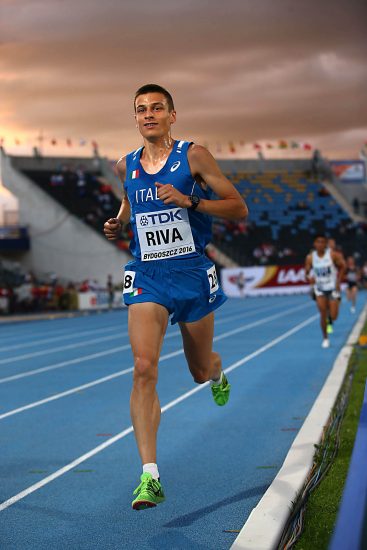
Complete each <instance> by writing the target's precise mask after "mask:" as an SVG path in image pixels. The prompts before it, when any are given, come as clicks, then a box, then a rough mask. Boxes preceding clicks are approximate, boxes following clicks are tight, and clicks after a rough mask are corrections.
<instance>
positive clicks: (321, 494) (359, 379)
mask: <svg viewBox="0 0 367 550" xmlns="http://www.w3.org/2000/svg"><path fill="white" fill-rule="evenodd" d="M362 333H363V334H367V323H366V324H365V327H364V330H363V331H362ZM353 368H354V369H355V374H354V377H353V382H352V387H351V393H350V398H349V403H348V406H347V410H346V413H345V416H344V419H343V421H342V425H341V431H340V447H339V450H338V453H337V456H336V458H335V460H334V462H333V464H332V466H331V468H330V470H329V471H328V473H327V474H326V476H325V478H324V479H323V480H322V481H321V483H320V485H319V486H318V487H317V488H316V489H315V491H314V492H312V493H311V495H310V497H309V499H308V502H307V508H306V514H305V519H304V531H303V533H302V535H301V537H300V539H299V541H298V542H297V544H296V545H295V546H294V548H295V549H296V550H324V549H325V550H327V548H328V545H329V542H330V538H331V535H332V533H333V529H334V525H335V522H336V518H337V513H338V509H339V504H340V500H341V496H342V493H343V489H344V484H345V480H346V477H347V473H348V467H349V462H350V458H351V454H352V451H353V446H354V440H355V436H356V431H357V426H358V422H359V417H360V413H361V406H362V402H363V396H364V390H365V384H366V378H367V349H365V348H358V347H357V348H356V349H355V350H354V351H353V354H352V356H351V358H350V361H349V366H348V372H352V370H353Z"/></svg>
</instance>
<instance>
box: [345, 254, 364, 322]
mask: <svg viewBox="0 0 367 550" xmlns="http://www.w3.org/2000/svg"><path fill="white" fill-rule="evenodd" d="M345 279H346V281H347V300H348V301H349V302H350V303H351V307H350V312H351V313H355V312H356V302H357V293H358V283H359V281H360V280H361V272H360V269H359V268H358V266H357V265H356V262H355V259H354V257H353V256H348V258H347V268H346V272H345Z"/></svg>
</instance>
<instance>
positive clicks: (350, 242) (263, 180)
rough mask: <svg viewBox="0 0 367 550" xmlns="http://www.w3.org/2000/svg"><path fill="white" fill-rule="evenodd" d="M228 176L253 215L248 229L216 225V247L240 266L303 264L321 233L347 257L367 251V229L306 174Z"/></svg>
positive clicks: (241, 225)
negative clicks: (333, 242)
mask: <svg viewBox="0 0 367 550" xmlns="http://www.w3.org/2000/svg"><path fill="white" fill-rule="evenodd" d="M226 175H227V177H228V178H229V179H230V180H231V181H232V182H233V183H234V185H235V186H236V187H237V189H238V191H239V192H240V193H241V195H242V196H243V197H244V199H245V200H246V203H247V205H248V208H249V212H250V214H249V217H248V220H247V221H246V223H243V222H241V221H240V222H237V223H236V222H226V221H223V220H218V219H217V220H215V221H214V244H215V245H216V246H217V247H218V248H219V249H220V250H222V251H223V252H224V253H225V254H227V255H228V256H230V257H231V258H233V259H234V261H236V262H237V263H238V264H239V265H243V266H246V265H255V264H258V263H260V264H270V263H272V262H275V263H277V264H287V263H288V264H289V263H292V262H294V263H298V262H302V261H303V260H304V257H305V255H306V254H307V253H308V251H309V250H310V248H311V246H312V241H313V238H314V235H315V234H316V233H317V232H319V231H322V232H325V233H326V234H327V235H329V236H330V237H333V238H335V239H336V240H337V242H338V244H339V245H340V246H342V248H343V250H344V251H345V253H346V254H348V255H350V254H353V253H354V252H355V250H357V249H360V250H367V238H366V227H367V226H366V225H364V224H361V223H355V222H354V221H353V220H352V219H351V218H350V216H349V215H348V214H347V213H346V212H345V211H344V210H343V209H342V208H341V207H340V205H339V204H338V203H337V202H336V201H335V199H334V198H333V197H332V196H331V195H330V194H329V192H328V191H327V189H326V188H325V187H324V186H323V185H322V183H320V182H319V181H317V180H315V179H313V178H312V177H311V176H310V175H309V174H307V173H306V172H305V171H304V170H303V171H297V170H296V171H288V170H283V171H269V172H268V171H267V172H260V173H259V172H257V173H245V172H241V171H238V172H236V171H231V172H227V173H226ZM357 241H358V242H357ZM360 259H361V260H362V259H364V258H360Z"/></svg>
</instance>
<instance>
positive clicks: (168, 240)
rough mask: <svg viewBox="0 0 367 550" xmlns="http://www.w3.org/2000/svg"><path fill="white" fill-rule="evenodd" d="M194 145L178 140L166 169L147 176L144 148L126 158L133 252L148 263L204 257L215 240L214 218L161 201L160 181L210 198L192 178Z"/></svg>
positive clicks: (126, 181) (209, 191)
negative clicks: (189, 155) (190, 157)
mask: <svg viewBox="0 0 367 550" xmlns="http://www.w3.org/2000/svg"><path fill="white" fill-rule="evenodd" d="M189 146H190V143H189V142H187V141H175V143H174V146H173V149H172V151H171V153H170V155H169V157H168V159H167V161H166V164H165V165H164V166H163V168H162V169H161V170H160V171H159V172H157V173H156V174H147V173H146V172H145V171H144V168H143V167H142V165H141V163H140V155H141V152H142V149H143V148H142V147H141V148H140V149H138V150H137V151H135V152H133V153H130V154H129V155H127V157H126V179H125V183H124V187H125V192H126V193H127V196H128V199H129V203H130V208H131V218H130V223H131V228H132V231H133V235H134V236H133V238H132V240H131V243H130V252H131V254H132V255H133V256H134V258H135V259H137V260H142V261H144V262H149V261H154V260H160V259H165V258H178V257H179V256H185V258H189V257H195V256H198V255H202V254H203V253H204V249H205V247H206V245H207V244H208V242H209V240H210V238H211V225H212V221H211V216H208V215H206V214H201V213H200V212H196V211H195V210H190V209H186V208H181V207H177V206H174V205H172V204H168V205H167V204H164V203H163V201H161V200H160V199H159V198H158V195H157V191H158V189H157V187H156V186H155V183H156V182H159V183H163V184H167V183H169V184H171V185H173V186H174V187H176V189H178V190H179V191H180V192H181V193H183V194H184V195H192V194H194V195H198V196H199V197H200V198H204V199H210V197H211V196H212V192H211V190H210V189H208V190H203V189H202V187H201V186H200V185H198V184H197V183H196V181H195V180H194V178H193V177H192V175H191V171H190V166H189V162H188V160H187V151H188V148H189Z"/></svg>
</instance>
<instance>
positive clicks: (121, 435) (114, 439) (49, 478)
mask: <svg viewBox="0 0 367 550" xmlns="http://www.w3.org/2000/svg"><path fill="white" fill-rule="evenodd" d="M318 316H319V315H318V314H316V315H313V316H312V317H309V318H308V319H306V320H305V321H302V323H299V324H298V325H296V326H295V327H293V328H292V329H290V330H288V331H286V332H284V333H283V334H282V335H281V336H278V338H275V339H274V340H271V341H270V342H268V343H267V344H265V345H264V346H262V347H261V348H259V349H258V350H256V351H255V352H253V353H251V354H250V355H246V356H245V357H243V359H241V360H240V361H236V363H233V364H232V365H230V366H229V367H227V368H226V369H225V370H224V372H230V371H232V370H234V369H236V368H238V367H239V366H241V365H243V364H244V363H247V362H248V361H250V360H251V359H253V358H254V357H256V356H257V355H260V354H261V353H264V352H265V351H267V350H268V349H270V348H272V347H274V346H275V345H277V344H278V343H279V342H282V341H283V340H285V339H286V338H289V336H292V334H295V333H296V332H298V331H300V330H301V329H302V328H304V327H305V326H307V325H309V324H310V323H312V322H313V321H314V320H315V319H317V318H318ZM208 384H209V382H205V384H201V385H200V386H196V387H195V388H193V389H192V390H190V391H188V392H186V393H184V394H182V395H180V396H179V397H177V398H176V399H173V400H172V401H170V402H169V403H167V405H164V407H162V413H164V412H166V411H168V410H169V409H171V408H172V407H175V406H176V405H178V404H179V403H181V402H182V401H184V400H185V399H188V398H189V397H191V395H193V394H194V393H197V392H199V391H201V390H203V389H204V388H205V387H206V386H208ZM132 431H133V427H132V426H129V427H128V428H126V429H125V430H123V431H122V432H120V433H118V434H116V435H115V436H113V437H111V438H110V439H108V440H107V441H105V442H104V443H101V445H98V446H97V447H94V449H91V450H90V451H88V452H87V453H85V454H83V455H82V456H80V457H78V458H76V459H75V460H73V461H72V462H70V463H69V464H67V465H66V466H64V467H63V468H60V469H59V470H56V472H54V473H53V474H51V475H49V476H47V477H45V478H43V479H41V480H40V481H38V482H37V483H34V484H33V485H31V486H30V487H27V489H24V491H21V492H20V493H18V494H16V495H14V496H13V497H11V498H9V499H8V500H5V501H4V502H3V503H1V504H0V512H1V511H3V510H5V509H6V508H9V506H12V505H13V504H15V503H16V502H19V500H22V499H23V498H25V497H26V496H28V495H30V494H31V493H34V492H35V491H37V490H38V489H41V488H42V487H44V486H45V485H47V484H48V483H51V482H52V481H54V480H55V479H57V478H59V477H61V476H62V475H64V474H66V473H67V472H70V470H72V469H73V468H75V467H76V466H79V464H82V463H83V462H85V461H86V460H88V459H89V458H91V457H93V456H95V455H97V454H98V453H100V452H101V451H103V450H104V449H106V448H107V447H110V446H111V445H113V444H114V443H116V442H117V441H119V440H120V439H123V438H124V437H126V436H127V435H129V434H130V433H131V432H132Z"/></svg>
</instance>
